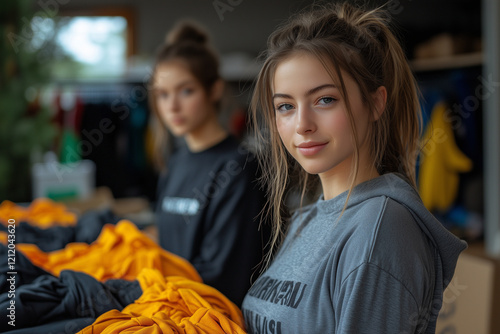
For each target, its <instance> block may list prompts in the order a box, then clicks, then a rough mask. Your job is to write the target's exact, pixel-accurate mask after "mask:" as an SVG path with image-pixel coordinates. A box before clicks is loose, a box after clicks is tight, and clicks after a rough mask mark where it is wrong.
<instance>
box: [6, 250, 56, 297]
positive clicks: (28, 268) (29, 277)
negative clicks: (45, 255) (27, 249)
mask: <svg viewBox="0 0 500 334" xmlns="http://www.w3.org/2000/svg"><path fill="white" fill-rule="evenodd" d="M13 259H14V260H13ZM10 272H15V274H13V275H11V274H9V273H10ZM43 275H50V274H49V273H48V272H47V271H45V270H43V269H42V268H40V267H37V266H35V265H34V264H33V263H31V261H30V260H29V259H28V258H27V257H26V256H24V254H23V253H21V252H18V251H16V250H15V248H14V249H10V251H9V248H8V247H7V246H5V245H4V244H1V243H0V293H6V292H8V291H9V290H11V286H12V283H14V282H15V284H14V285H13V286H14V287H18V286H22V285H25V284H29V283H31V282H33V281H34V280H35V279H36V278H38V277H40V276H43ZM11 276H12V277H14V280H11V279H10V278H11Z"/></svg>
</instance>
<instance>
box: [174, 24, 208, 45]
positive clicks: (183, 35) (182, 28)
mask: <svg viewBox="0 0 500 334" xmlns="http://www.w3.org/2000/svg"><path fill="white" fill-rule="evenodd" d="M186 41H189V42H192V43H197V44H202V45H204V44H206V43H207V42H208V34H207V33H206V32H205V30H204V29H203V28H202V27H200V26H199V25H198V24H196V23H194V22H189V21H183V22H180V23H178V24H177V25H176V26H175V27H174V28H173V29H172V30H171V31H170V32H169V33H168V34H167V38H166V42H167V44H177V43H181V42H186Z"/></svg>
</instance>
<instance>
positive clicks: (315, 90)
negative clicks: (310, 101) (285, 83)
mask: <svg viewBox="0 0 500 334" xmlns="http://www.w3.org/2000/svg"><path fill="white" fill-rule="evenodd" d="M326 88H337V86H335V85H334V84H324V85H321V86H318V87H314V88H312V89H310V90H308V91H307V93H306V96H310V95H312V94H315V93H317V92H319V91H320V90H323V89H326ZM279 97H281V98H284V99H291V98H292V96H291V95H288V94H281V93H277V94H274V95H273V100H274V99H276V98H279Z"/></svg>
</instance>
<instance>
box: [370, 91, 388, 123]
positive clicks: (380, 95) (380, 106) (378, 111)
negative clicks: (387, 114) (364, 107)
mask: <svg viewBox="0 0 500 334" xmlns="http://www.w3.org/2000/svg"><path fill="white" fill-rule="evenodd" d="M373 101H374V102H375V110H374V111H373V119H374V120H375V121H378V119H379V118H380V116H382V114H383V113H384V111H385V107H386V105H387V89H386V88H385V87H384V86H380V87H379V88H377V90H376V91H375V93H373Z"/></svg>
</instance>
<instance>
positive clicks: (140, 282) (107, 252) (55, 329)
mask: <svg viewBox="0 0 500 334" xmlns="http://www.w3.org/2000/svg"><path fill="white" fill-rule="evenodd" d="M9 205H10V204H9ZM13 208H14V207H13ZM4 213H5V212H4ZM4 217H5V215H4V216H2V217H0V219H5V218H4ZM7 217H9V215H8V213H7ZM7 219H9V218H7ZM16 219H17V218H16ZM23 219H24V224H30V222H28V221H29V217H28V218H27V217H24V218H23ZM4 223H5V221H4ZM32 223H33V222H31V224H32ZM78 223H79V222H78ZM78 223H77V225H78ZM77 225H74V226H73V227H76V226H77ZM53 227H61V226H53ZM53 227H50V228H53ZM18 232H19V230H17V227H16V238H18V235H17V234H18ZM19 237H20V235H19ZM16 240H17V239H16ZM8 251H9V249H8V247H7V246H5V245H1V244H0V268H1V270H0V293H1V294H0V317H2V318H3V319H7V320H9V321H4V322H1V323H0V332H2V333H6V332H7V333H17V334H20V333H49V332H52V333H77V332H78V333H82V334H90V333H137V332H140V333H245V330H244V321H243V317H242V314H241V311H240V310H239V308H238V307H237V306H236V305H235V304H233V303H232V302H231V301H230V300H229V299H227V298H226V297H225V296H224V295H223V294H222V293H220V292H219V291H218V290H216V289H214V288H212V287H210V286H208V285H205V284H203V282H202V280H201V278H200V276H199V274H198V273H197V272H196V270H195V268H194V267H193V266H192V265H191V264H190V263H189V262H187V261H186V260H184V259H182V258H180V257H178V256H176V255H174V254H172V253H169V252H167V251H165V250H163V249H162V248H161V247H160V246H158V245H157V244H156V243H155V242H153V241H152V240H151V239H149V238H148V237H147V236H146V235H145V234H143V233H142V232H141V231H140V230H139V229H137V227H136V226H135V225H134V224H133V223H131V222H129V221H126V220H121V221H119V222H117V223H116V224H105V225H104V226H103V228H102V230H101V231H100V233H99V234H98V236H97V238H96V240H95V241H93V242H91V243H85V242H70V243H67V244H66V246H65V247H64V248H62V249H59V250H53V251H48V252H47V251H44V250H42V249H40V247H39V246H38V245H36V244H24V243H16V248H15V264H14V270H13V269H12V267H10V265H12V263H11V262H12V261H11V262H10V263H8V257H9V256H8V255H7V254H8ZM12 273H13V274H12ZM12 283H14V284H12ZM11 305H14V306H11ZM9 307H10V309H9ZM12 309H15V311H14V312H12ZM9 315H10V316H11V317H10V318H9ZM14 325H15V326H14Z"/></svg>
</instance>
